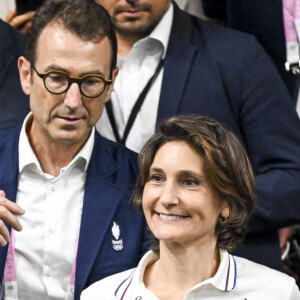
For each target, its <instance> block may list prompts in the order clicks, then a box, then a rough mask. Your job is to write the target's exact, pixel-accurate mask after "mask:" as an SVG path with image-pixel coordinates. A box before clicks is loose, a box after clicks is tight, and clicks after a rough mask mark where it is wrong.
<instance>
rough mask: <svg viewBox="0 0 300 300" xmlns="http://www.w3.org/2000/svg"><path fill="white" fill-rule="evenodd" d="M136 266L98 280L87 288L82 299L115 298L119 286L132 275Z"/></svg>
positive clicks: (109, 299) (107, 299)
mask: <svg viewBox="0 0 300 300" xmlns="http://www.w3.org/2000/svg"><path fill="white" fill-rule="evenodd" d="M134 270H135V268H133V269H130V270H126V271H124V272H120V273H117V274H114V275H111V276H108V277H106V278H104V279H102V280H100V281H97V282H95V283H93V284H92V285H90V286H89V287H88V288H87V289H85V290H84V291H83V292H82V294H81V296H80V300H101V299H103V300H104V299H105V300H115V299H117V298H116V297H115V293H116V292H117V289H118V286H119V285H120V284H121V283H122V281H124V280H125V279H126V278H128V277H130V275H131V274H132V272H133V271H134Z"/></svg>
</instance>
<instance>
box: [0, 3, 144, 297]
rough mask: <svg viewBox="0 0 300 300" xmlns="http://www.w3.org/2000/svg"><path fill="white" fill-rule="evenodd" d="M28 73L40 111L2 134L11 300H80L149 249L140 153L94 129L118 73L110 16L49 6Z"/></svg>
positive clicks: (0, 183)
mask: <svg viewBox="0 0 300 300" xmlns="http://www.w3.org/2000/svg"><path fill="white" fill-rule="evenodd" d="M18 65H19V72H20V78H21V84H22V88H23V91H24V92H25V93H26V94H27V95H29V96H30V107H31V113H30V114H29V115H28V116H27V117H26V119H25V121H24V123H23V125H22V126H19V127H17V128H13V129H10V130H9V131H4V132H3V133H2V134H1V135H0V189H1V191H0V204H1V205H0V219H1V221H0V223H1V226H0V244H1V245H2V246H3V247H1V248H0V274H1V278H0V281H1V282H3V289H2V291H3V293H4V299H33V300H34V299H79V297H80V293H81V291H82V290H83V289H84V288H86V287H87V286H89V285H90V284H92V283H93V282H95V281H97V280H99V279H101V278H103V277H106V276H108V275H110V274H112V273H116V272H119V271H122V270H124V269H127V268H129V267H133V266H135V265H136V263H137V262H138V260H139V258H140V256H141V255H142V254H143V253H144V252H145V251H146V250H147V247H148V243H147V241H146V240H144V219H143V217H142V215H141V214H140V213H139V212H137V211H136V210H135V209H134V208H132V207H131V206H130V205H129V204H128V200H129V196H130V192H131V188H132V186H133V185H134V182H135V178H136V175H137V168H136V155H135V154H134V153H133V152H131V151H129V150H127V149H126V148H125V147H122V146H119V145H117V144H115V143H113V142H110V141H108V140H106V139H104V138H102V137H101V136H100V135H99V134H98V133H97V132H95V129H94V125H95V123H96V122H97V121H98V119H99V118H100V116H101V114H102V111H103V108H104V104H105V102H106V101H107V100H108V99H109V98H110V94H111V90H112V87H113V84H114V81H115V78H116V76H117V73H118V69H117V68H116V38H115V34H114V30H113V28H112V25H111V23H110V18H109V15H108V14H107V12H106V11H105V10H104V9H103V8H102V7H101V6H100V5H99V4H97V3H96V2H95V1H93V0H83V1H82V0H80V1H76V0H75V1H74V0H69V1H68V0H67V1H66V0H48V1H45V2H44V4H43V5H42V6H41V7H40V9H39V10H38V11H37V12H36V14H35V17H34V19H33V25H32V29H31V34H30V35H29V37H28V45H27V53H26V57H20V58H19V62H18ZM15 202H16V203H15ZM4 222H5V223H4ZM8 242H9V243H8ZM4 246H5V247H4Z"/></svg>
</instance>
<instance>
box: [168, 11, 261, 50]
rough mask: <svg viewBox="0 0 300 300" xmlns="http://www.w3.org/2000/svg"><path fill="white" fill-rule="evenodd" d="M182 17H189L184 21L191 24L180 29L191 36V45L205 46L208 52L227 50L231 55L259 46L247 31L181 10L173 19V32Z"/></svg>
mask: <svg viewBox="0 0 300 300" xmlns="http://www.w3.org/2000/svg"><path fill="white" fill-rule="evenodd" d="M184 19H185V20H188V19H189V21H188V22H187V21H186V22H185V23H186V24H188V23H190V24H191V26H185V28H182V29H181V30H180V31H181V32H182V33H183V32H184V31H186V35H187V36H189V35H190V36H191V40H190V42H191V44H192V45H193V46H196V47H205V48H207V49H209V50H210V52H215V53H221V54H224V53H226V52H228V53H230V54H231V55H232V54H234V55H233V56H235V55H238V53H240V52H241V51H245V52H246V53H247V52H249V51H252V47H259V46H260V45H259V43H258V41H257V40H256V38H255V37H254V36H252V35H250V34H248V33H244V32H241V31H238V30H235V29H232V28H228V27H225V26H222V25H219V24H214V23H211V22H207V21H204V20H201V19H200V18H198V17H195V16H193V15H190V14H187V13H185V12H183V11H181V12H180V13H179V14H177V16H176V18H175V19H174V26H173V31H172V32H173V33H175V32H176V29H175V30H174V28H176V27H177V28H178V27H180V26H179V25H180V23H181V22H182V21H183V20H184ZM176 23H177V26H176ZM188 27H190V28H188ZM188 31H191V32H188ZM175 34H176V33H175ZM233 51H235V53H233ZM241 54H244V53H241Z"/></svg>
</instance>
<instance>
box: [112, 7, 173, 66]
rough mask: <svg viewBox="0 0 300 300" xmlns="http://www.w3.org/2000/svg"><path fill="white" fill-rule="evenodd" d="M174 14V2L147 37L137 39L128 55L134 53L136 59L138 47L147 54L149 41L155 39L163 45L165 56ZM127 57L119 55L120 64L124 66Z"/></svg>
mask: <svg viewBox="0 0 300 300" xmlns="http://www.w3.org/2000/svg"><path fill="white" fill-rule="evenodd" d="M173 16H174V7H173V4H172V3H171V4H170V7H169V8H168V10H167V11H166V13H165V14H164V16H163V17H162V19H161V20H160V21H159V23H158V24H157V25H156V27H155V28H154V29H153V30H152V32H151V33H150V34H149V35H148V36H147V37H145V38H143V39H140V40H138V41H136V42H135V43H134V45H133V47H132V49H131V51H130V53H129V55H128V56H127V58H128V57H130V56H131V55H130V54H132V55H133V53H134V59H135V60H136V59H137V57H136V50H137V49H143V56H144V55H145V53H144V52H145V49H146V48H147V47H146V45H148V44H149V41H151V40H154V41H156V42H158V43H159V45H161V47H162V48H163V49H162V57H163V58H164V57H165V55H166V52H167V48H168V43H169V39H170V34H171V28H172V22H173ZM152 48H153V45H151V49H152ZM125 59H126V58H122V57H118V66H119V67H122V64H123V63H124V61H125Z"/></svg>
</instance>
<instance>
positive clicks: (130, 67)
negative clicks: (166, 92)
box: [96, 4, 173, 152]
mask: <svg viewBox="0 0 300 300" xmlns="http://www.w3.org/2000/svg"><path fill="white" fill-rule="evenodd" d="M172 21H173V5H172V4H171V5H170V7H169V9H168V11H167V12H166V13H165V15H164V16H163V18H162V19H161V20H160V22H159V23H158V25H157V26H156V27H155V29H154V30H153V31H152V33H151V34H150V35H149V36H148V37H146V38H144V39H141V40H139V41H137V42H136V43H135V44H134V45H133V47H132V49H131V51H130V53H129V54H128V56H127V57H125V58H121V57H118V67H119V68H120V70H119V74H118V76H117V79H116V82H115V85H114V89H113V92H112V95H111V101H112V106H113V112H114V116H115V120H116V123H117V127H118V130H119V135H120V136H121V137H122V136H123V132H124V130H125V126H126V123H127V120H128V118H129V116H130V112H131V110H132V107H133V105H134V103H135V102H136V100H137V98H138V96H139V94H140V93H141V92H142V90H143V89H144V87H145V85H146V84H147V82H148V80H149V79H150V78H151V76H152V75H153V74H154V72H155V70H156V67H157V65H158V63H159V61H160V59H161V58H162V57H164V56H165V54H166V51H167V46H168V42H169V37H170V33H171V27H172ZM162 78H163V70H162V71H161V72H160V74H159V75H158V77H157V79H156V80H155V82H154V84H153V85H152V88H151V89H150V90H149V92H148V94H147V97H146V98H145V101H144V103H143V106H142V108H141V110H140V112H139V113H138V115H137V117H136V120H135V122H134V124H133V126H132V128H131V131H130V133H129V135H128V138H127V141H126V146H127V147H128V148H130V149H132V150H134V151H136V152H139V151H140V150H141V148H142V146H143V145H144V143H145V142H146V141H147V140H148V139H149V137H150V136H151V135H152V134H153V133H154V130H155V123H156V117H157V110H158V103H159V98H160V90H161V85H162ZM96 128H97V130H98V131H99V132H100V133H101V135H103V136H105V137H107V138H108V139H111V140H113V141H115V137H114V134H113V131H112V128H111V125H110V123H109V120H108V116H107V113H106V111H104V112H103V115H102V116H101V118H100V120H99V121H98V123H97V125H96Z"/></svg>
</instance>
